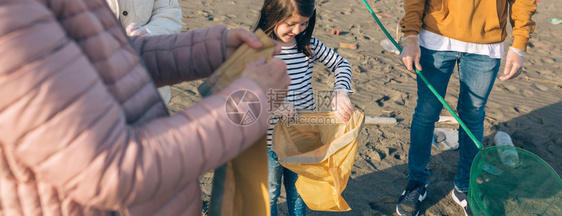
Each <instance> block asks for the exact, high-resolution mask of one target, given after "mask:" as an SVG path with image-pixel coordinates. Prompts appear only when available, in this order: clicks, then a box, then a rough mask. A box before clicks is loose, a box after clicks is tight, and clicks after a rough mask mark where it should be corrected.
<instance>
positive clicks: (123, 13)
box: [106, 0, 182, 104]
mask: <svg viewBox="0 0 562 216" xmlns="http://www.w3.org/2000/svg"><path fill="white" fill-rule="evenodd" d="M106 2H107V4H108V5H109V7H110V8H111V11H113V14H114V15H115V16H116V17H117V19H118V20H119V21H120V22H121V24H122V25H123V27H124V28H125V30H126V31H127V35H129V36H141V35H161V34H175V33H179V32H180V31H181V28H182V26H181V19H182V16H181V8H180V5H179V4H178V1H177V0H106ZM158 93H160V96H161V97H162V99H163V100H164V103H166V104H168V103H169V102H170V100H171V99H172V92H171V90H170V86H162V87H160V88H158Z"/></svg>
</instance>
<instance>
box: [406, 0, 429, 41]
mask: <svg viewBox="0 0 562 216" xmlns="http://www.w3.org/2000/svg"><path fill="white" fill-rule="evenodd" d="M425 1H426V0H404V17H403V18H402V19H401V20H400V27H401V28H402V29H401V30H402V32H403V33H404V37H408V36H410V35H418V34H420V32H421V27H422V24H423V23H422V18H423V13H424V11H425Z"/></svg>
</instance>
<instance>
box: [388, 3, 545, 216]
mask: <svg viewBox="0 0 562 216" xmlns="http://www.w3.org/2000/svg"><path fill="white" fill-rule="evenodd" d="M404 10H405V14H404V17H403V18H402V20H401V21H400V26H401V28H402V32H403V33H404V36H405V37H404V39H403V40H402V45H403V52H402V53H401V55H400V57H401V59H402V62H403V63H404V65H405V66H406V68H407V69H408V70H409V71H411V72H413V73H415V71H414V68H416V69H418V70H420V71H421V72H422V74H423V75H424V76H425V77H426V78H427V80H428V81H429V83H431V85H433V87H434V88H435V89H436V90H437V92H438V93H439V94H440V95H441V96H445V93H446V91H447V85H448V83H449V79H450V77H451V75H452V73H453V69H454V68H455V66H457V67H458V72H459V79H460V92H459V96H458V105H457V111H458V113H459V117H460V118H461V120H462V121H463V122H464V123H465V124H466V126H467V127H468V129H470V131H471V132H472V133H473V134H474V136H476V138H477V139H479V140H480V141H482V139H483V133H484V116H485V113H484V107H485V105H486V101H487V99H488V96H489V94H490V92H491V90H492V86H493V85H494V81H495V79H496V76H497V74H498V72H499V68H500V63H501V58H503V57H504V55H505V53H504V52H505V51H504V50H505V48H504V40H505V38H506V37H507V30H506V26H507V21H508V20H509V21H510V23H511V27H512V28H513V33H512V36H513V37H514V38H513V44H512V45H511V46H510V47H509V48H508V51H507V57H506V64H505V69H504V70H503V76H500V77H499V79H500V80H501V81H506V80H509V79H512V78H515V77H517V76H518V75H519V74H520V73H521V70H522V69H523V57H524V56H525V51H526V48H527V44H528V41H529V37H530V34H531V33H532V32H533V31H534V28H535V22H533V21H532V20H531V17H532V16H533V14H534V13H535V11H536V3H535V0H512V1H507V0H467V1H450V0H404ZM417 82H418V83H417V85H418V99H417V106H416V108H415V113H414V116H413V119H412V124H411V131H410V149H409V155H408V168H409V173H408V180H409V181H408V185H407V186H406V189H405V190H404V192H403V193H402V195H401V196H400V198H399V200H398V203H397V205H396V211H397V212H398V214H400V215H418V214H419V211H420V206H421V202H422V201H423V200H424V199H425V197H426V195H427V190H426V187H427V186H428V184H429V180H428V178H429V176H430V172H429V170H428V169H427V168H426V166H427V164H428V163H429V160H430V157H431V143H432V139H433V130H434V128H435V122H436V121H438V119H439V115H440V113H441V110H442V108H443V105H442V104H441V103H440V102H439V101H438V99H437V97H435V96H434V95H433V93H432V92H431V91H430V90H429V88H428V87H427V86H426V85H425V83H424V82H423V80H421V79H417ZM459 149H460V151H459V155H460V157H459V162H458V167H457V175H456V177H455V179H454V185H455V188H454V189H453V191H452V192H451V195H452V197H453V199H454V201H455V202H456V203H458V204H459V205H461V206H462V207H463V209H464V211H465V214H466V215H472V212H471V211H470V207H469V206H468V202H467V200H466V196H467V192H468V184H469V177H470V168H471V165H472V161H473V159H474V157H475V156H476V154H477V153H478V151H479V149H478V148H477V147H476V145H475V144H474V143H473V141H472V140H471V139H470V137H469V136H468V135H467V133H466V132H465V131H464V130H462V129H461V128H459Z"/></svg>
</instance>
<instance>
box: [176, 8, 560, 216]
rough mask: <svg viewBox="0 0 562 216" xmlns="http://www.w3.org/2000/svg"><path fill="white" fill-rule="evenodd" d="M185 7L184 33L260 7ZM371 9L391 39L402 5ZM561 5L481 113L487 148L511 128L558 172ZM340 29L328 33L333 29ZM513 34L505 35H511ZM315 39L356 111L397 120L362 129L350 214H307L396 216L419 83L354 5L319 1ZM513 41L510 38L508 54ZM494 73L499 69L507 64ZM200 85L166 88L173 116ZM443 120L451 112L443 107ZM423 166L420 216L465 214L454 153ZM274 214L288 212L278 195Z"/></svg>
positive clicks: (453, 85) (324, 78)
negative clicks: (456, 194) (425, 178)
mask: <svg viewBox="0 0 562 216" xmlns="http://www.w3.org/2000/svg"><path fill="white" fill-rule="evenodd" d="M179 2H180V5H181V8H182V11H183V27H184V28H183V30H184V31H189V30H194V29H199V28H205V27H210V26H214V25H219V24H222V25H226V26H227V27H229V28H245V29H248V30H250V29H251V28H252V27H253V25H254V24H255V23H256V21H257V19H258V14H259V10H260V8H261V5H262V1H257V0H204V1H201V0H196V1H191V0H190V1H188V0H179ZM368 2H369V4H370V5H371V7H373V8H376V12H377V11H379V12H378V14H379V16H380V19H381V22H382V24H383V25H384V26H385V27H386V28H387V29H388V31H389V32H390V33H391V35H392V36H394V37H396V35H397V34H396V27H397V25H398V22H399V20H400V18H401V17H402V16H403V14H404V10H403V3H402V1H395V0H376V1H374V0H369V1H368ZM558 3H561V4H562V0H550V1H546V0H541V1H540V2H538V3H537V5H538V13H537V14H536V15H535V16H534V17H533V20H534V21H535V22H536V23H537V25H536V29H535V32H534V33H533V34H532V38H531V40H530V43H529V47H528V49H527V54H526V56H525V63H524V64H525V67H524V69H523V73H522V74H521V75H520V76H519V77H518V78H516V79H513V80H509V81H503V82H502V81H500V80H499V79H498V80H496V83H495V85H494V89H493V90H492V93H491V96H490V98H489V100H488V104H487V108H486V120H485V122H484V124H485V132H484V142H483V144H484V146H485V147H486V146H493V145H494V142H493V136H494V134H495V133H496V132H497V131H504V132H507V133H508V134H509V135H510V136H511V138H512V139H513V143H514V144H515V146H517V147H520V148H523V149H525V150H528V151H530V152H532V153H534V154H536V155H538V156H539V157H541V158H542V159H543V160H545V161H546V162H548V163H549V164H550V165H551V166H552V168H554V170H555V171H556V172H558V174H559V175H560V174H562V160H561V159H560V158H562V76H560V75H559V74H560V72H559V71H560V69H561V67H562V39H561V37H562V24H558V25H555V24H552V23H550V22H549V21H548V20H549V18H559V19H562V13H561V10H560V9H556V8H559V6H556V5H558ZM333 29H338V30H340V34H339V35H333V34H331V33H332V30H333ZM510 32H511V31H510ZM314 36H315V37H316V38H318V39H319V40H320V41H322V42H323V43H324V44H325V45H326V46H329V47H331V48H333V49H334V50H336V51H337V52H338V53H339V54H340V55H341V56H343V57H344V58H346V59H347V60H348V61H349V62H350V63H351V65H352V68H353V75H352V88H353V90H354V91H355V93H354V94H352V95H351V101H352V103H353V104H354V105H355V108H356V109H359V110H361V111H363V113H365V115H366V116H372V117H392V118H396V119H397V123H394V124H384V125H365V127H364V128H363V129H362V131H361V134H360V137H359V147H358V149H359V150H358V154H357V157H356V159H355V163H354V168H353V171H352V174H351V177H350V180H349V182H348V184H347V188H346V190H345V191H344V193H343V197H344V199H345V200H346V201H347V202H348V204H349V205H350V207H351V208H352V210H351V211H348V212H339V213H332V212H317V211H310V210H309V211H308V215H311V216H320V215H334V216H335V215H338V216H360V215H365V216H367V215H369V216H370V215H397V214H396V213H395V204H396V202H397V200H398V196H399V195H400V194H401V193H402V190H403V189H404V187H405V185H406V183H407V173H408V167H407V158H408V148H409V142H410V141H409V137H410V122H411V120H412V115H413V113H414V108H415V106H416V98H417V95H416V80H415V79H416V77H415V75H414V74H411V73H409V72H407V71H406V69H405V68H404V67H403V66H402V64H401V63H400V60H399V58H398V55H396V54H395V53H392V52H388V51H385V50H384V49H383V47H382V46H381V45H380V44H379V43H380V41H381V40H384V39H386V36H385V34H384V33H383V31H382V30H381V29H380V28H379V27H378V25H377V24H376V22H375V21H374V19H373V18H372V17H371V15H370V14H369V12H368V11H367V9H366V7H365V6H364V5H363V3H362V1H360V0H353V1H338V0H318V6H317V21H316V27H315V32H314ZM340 42H346V43H356V44H357V45H358V47H357V49H344V48H341V47H340V46H339V43H340ZM511 42H512V38H511V37H509V36H508V39H507V40H506V48H507V47H509V45H510V44H511ZM504 60H505V58H504V59H503V60H502V68H500V73H503V64H504V63H505V61H504ZM201 83H202V81H193V82H186V83H181V84H177V85H174V86H172V101H171V102H170V104H169V105H168V108H169V110H170V112H171V113H173V112H175V111H178V110H182V109H185V108H187V107H189V106H191V105H192V104H193V103H195V102H197V101H199V100H201V95H200V94H199V93H198V91H197V87H198V86H199V85H200V84H201ZM333 83H334V76H333V74H332V73H331V72H330V71H329V70H327V69H326V68H325V67H324V66H323V65H322V64H316V65H315V67H314V75H313V87H314V88H315V89H317V90H330V89H331V88H332V86H333ZM458 86H459V81H458V74H457V73H455V74H454V75H453V78H452V79H451V82H450V88H449V90H448V92H447V95H446V97H445V100H446V101H447V103H448V104H449V105H450V106H451V107H453V109H454V108H455V107H456V104H457V96H458V89H459V87H458ZM441 115H443V116H450V114H449V113H448V112H447V110H445V109H444V110H443V112H442V114H441ZM436 127H439V128H454V129H456V128H458V124H450V123H439V124H437V125H436ZM432 155H433V156H432V159H431V162H430V163H429V165H428V169H429V170H430V171H431V173H432V175H431V177H430V179H429V180H430V184H429V187H428V198H427V199H426V200H425V201H424V202H423V204H422V211H421V213H420V215H462V210H461V208H460V207H459V206H458V205H457V204H455V203H454V201H453V199H452V198H451V196H450V195H449V192H450V191H451V189H452V188H453V178H454V176H455V174H456V166H457V161H458V151H439V150H437V149H436V148H433V150H432ZM211 180H212V172H210V173H207V174H205V175H204V176H202V177H201V188H202V190H203V194H202V197H203V200H204V206H203V214H204V215H206V206H207V205H208V200H209V197H210V191H211V187H210V185H211ZM281 198H282V199H281V200H280V201H281V204H280V205H279V206H280V207H281V209H280V213H281V214H280V215H285V214H286V212H287V211H286V204H285V201H284V199H283V198H284V195H282V197H281Z"/></svg>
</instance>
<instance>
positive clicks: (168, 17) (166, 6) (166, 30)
mask: <svg viewBox="0 0 562 216" xmlns="http://www.w3.org/2000/svg"><path fill="white" fill-rule="evenodd" d="M181 20H182V16H181V8H180V5H179V4H178V0H154V6H153V9H152V16H151V17H150V21H149V22H148V23H147V24H146V25H144V26H143V27H145V28H146V31H147V32H148V33H149V34H151V35H161V34H174V33H179V32H180V31H181V28H182V25H181Z"/></svg>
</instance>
